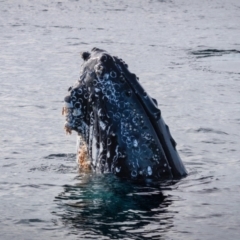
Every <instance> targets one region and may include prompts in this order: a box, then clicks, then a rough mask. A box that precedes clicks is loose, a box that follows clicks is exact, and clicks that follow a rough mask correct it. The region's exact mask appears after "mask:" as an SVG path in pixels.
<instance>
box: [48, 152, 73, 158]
mask: <svg viewBox="0 0 240 240" xmlns="http://www.w3.org/2000/svg"><path fill="white" fill-rule="evenodd" d="M75 156H76V155H75V154H72V153H69V154H68V153H56V154H50V155H48V156H46V157H44V158H45V159H55V158H74V157H75Z"/></svg>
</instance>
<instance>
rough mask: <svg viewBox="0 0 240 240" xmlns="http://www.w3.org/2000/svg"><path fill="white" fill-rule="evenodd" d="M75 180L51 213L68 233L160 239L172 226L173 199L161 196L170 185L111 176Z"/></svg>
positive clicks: (171, 183) (59, 196)
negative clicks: (171, 206) (170, 207)
mask: <svg viewBox="0 0 240 240" xmlns="http://www.w3.org/2000/svg"><path fill="white" fill-rule="evenodd" d="M77 181H78V183H75V184H74V185H65V186H63V192H62V193H60V194H59V195H58V196H56V198H55V201H56V204H57V210H56V211H55V212H53V214H54V215H57V216H58V217H60V219H61V221H62V223H63V225H64V226H67V227H68V228H70V229H71V230H70V233H71V234H81V236H83V235H84V236H85V237H87V236H91V237H93V236H94V235H98V234H101V235H103V236H108V237H109V238H110V239H113V238H124V237H126V236H128V237H129V238H132V237H133V236H134V239H138V238H139V237H141V238H149V237H151V239H153V238H155V237H156V239H159V238H160V237H161V236H164V234H165V233H166V232H168V230H169V229H170V228H171V227H172V226H173V216H174V215H176V212H171V211H169V210H168V206H169V205H170V204H171V203H172V200H171V199H170V196H165V195H164V193H163V191H164V190H170V189H171V188H172V186H173V184H174V183H173V182H166V183H161V184H160V183H144V184H143V183H142V184H139V183H133V182H130V181H127V180H121V179H118V178H116V177H115V176H112V175H104V176H99V175H92V176H86V175H82V176H79V177H78V179H77Z"/></svg>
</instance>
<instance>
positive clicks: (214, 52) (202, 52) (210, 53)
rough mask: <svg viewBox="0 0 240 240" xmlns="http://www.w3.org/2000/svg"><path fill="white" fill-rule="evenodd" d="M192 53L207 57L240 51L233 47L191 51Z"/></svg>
mask: <svg viewBox="0 0 240 240" xmlns="http://www.w3.org/2000/svg"><path fill="white" fill-rule="evenodd" d="M190 53H191V54H192V55H195V56H196V57H197V58H206V57H215V56H223V55H225V54H239V53H240V51H239V50H236V49H231V50H218V49H205V50H198V51H191V52H190Z"/></svg>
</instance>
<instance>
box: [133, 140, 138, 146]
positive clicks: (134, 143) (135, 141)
mask: <svg viewBox="0 0 240 240" xmlns="http://www.w3.org/2000/svg"><path fill="white" fill-rule="evenodd" d="M133 146H134V147H137V146H138V141H137V139H134V140H133Z"/></svg>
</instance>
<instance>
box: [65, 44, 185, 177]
mask: <svg viewBox="0 0 240 240" xmlns="http://www.w3.org/2000/svg"><path fill="white" fill-rule="evenodd" d="M82 58H83V60H84V63H83V65H82V68H81V75H80V80H79V81H78V82H77V83H76V84H75V85H74V86H73V87H70V88H69V95H68V96H66V97H65V107H64V112H65V116H66V123H65V128H66V129H67V131H69V132H70V131H71V130H75V131H76V132H77V133H78V136H79V141H78V148H79V151H81V148H83V146H85V150H86V153H87V154H85V158H87V160H88V162H89V165H90V168H91V169H92V170H93V171H97V172H101V173H107V172H111V173H113V174H116V175H117V176H119V177H124V178H132V179H146V178H152V179H172V178H180V177H183V176H186V175H187V171H186V169H185V167H184V165H183V163H182V160H181V158H180V157H179V155H178V152H177V150H176V142H175V141H174V139H173V138H172V136H171V134H170V131H169V128H168V126H167V125H166V124H165V123H164V120H163V118H162V116H161V112H160V110H159V108H158V106H157V101H156V100H154V99H152V98H151V97H150V96H149V95H148V94H147V93H146V91H145V90H144V89H143V87H142V86H141V84H140V83H139V81H138V78H137V77H136V75H135V74H133V73H131V72H130V71H129V70H128V66H127V64H126V63H125V62H124V61H123V60H121V59H119V58H118V57H115V56H111V55H110V54H109V53H107V52H106V51H104V50H101V49H98V48H93V49H92V51H91V52H83V53H82ZM79 151H78V153H79Z"/></svg>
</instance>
